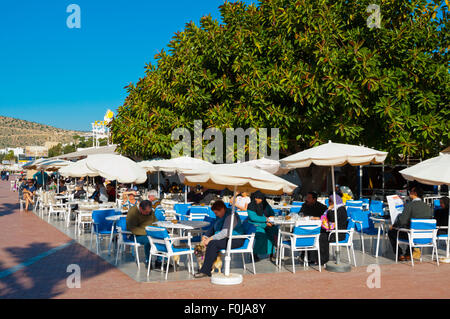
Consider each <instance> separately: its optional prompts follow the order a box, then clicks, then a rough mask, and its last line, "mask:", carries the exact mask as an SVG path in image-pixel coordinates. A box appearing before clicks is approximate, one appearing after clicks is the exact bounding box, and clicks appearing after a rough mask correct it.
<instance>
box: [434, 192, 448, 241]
mask: <svg viewBox="0 0 450 319" xmlns="http://www.w3.org/2000/svg"><path fill="white" fill-rule="evenodd" d="M439 203H440V208H438V209H436V211H435V212H434V218H435V219H436V226H438V227H446V226H448V214H449V211H448V203H449V200H448V197H441V198H440V199H439ZM442 234H447V229H439V230H438V235H442Z"/></svg>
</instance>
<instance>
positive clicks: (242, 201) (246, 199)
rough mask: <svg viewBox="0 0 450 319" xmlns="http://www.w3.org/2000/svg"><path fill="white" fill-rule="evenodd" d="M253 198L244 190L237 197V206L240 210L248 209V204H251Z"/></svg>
mask: <svg viewBox="0 0 450 319" xmlns="http://www.w3.org/2000/svg"><path fill="white" fill-rule="evenodd" d="M250 202H251V199H250V196H248V193H247V192H242V193H241V194H239V196H237V197H236V207H237V208H238V209H239V210H244V211H245V210H247V207H248V204H250Z"/></svg>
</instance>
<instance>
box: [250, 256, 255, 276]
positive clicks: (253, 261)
mask: <svg viewBox="0 0 450 319" xmlns="http://www.w3.org/2000/svg"><path fill="white" fill-rule="evenodd" d="M250 256H252V264H253V274H254V275H256V268H255V258H254V257H253V252H251V253H250Z"/></svg>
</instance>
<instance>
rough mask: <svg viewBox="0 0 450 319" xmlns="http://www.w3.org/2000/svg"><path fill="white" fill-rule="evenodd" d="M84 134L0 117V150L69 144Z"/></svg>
mask: <svg viewBox="0 0 450 319" xmlns="http://www.w3.org/2000/svg"><path fill="white" fill-rule="evenodd" d="M83 133H86V132H79V131H70V130H63V129H59V128H56V127H53V126H49V125H44V124H39V123H35V122H29V121H24V120H19V119H15V118H12V117H6V116H0V148H5V147H25V146H27V145H41V146H42V145H44V143H45V142H59V143H70V142H73V136H74V135H79V134H83Z"/></svg>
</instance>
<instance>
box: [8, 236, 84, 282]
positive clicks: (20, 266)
mask: <svg viewBox="0 0 450 319" xmlns="http://www.w3.org/2000/svg"><path fill="white" fill-rule="evenodd" d="M75 242H76V241H75V240H71V241H69V242H67V243H65V244H62V245H60V246H58V247H55V248H52V249H50V250H47V251H46V252H43V253H42V254H40V255H37V256H35V257H32V258H30V259H28V260H27V261H25V262H23V263H20V264H18V265H16V266H14V267H11V268H8V269H5V270H3V271H0V279H1V278H4V277H7V276H9V275H12V274H13V273H15V272H17V271H19V270H22V269H24V268H25V267H28V266H30V265H32V264H34V263H35V262H37V261H39V260H41V259H42V258H45V257H47V256H50V255H51V254H54V253H56V252H57V251H59V250H61V249H64V248H66V247H69V246H70V245H72V244H74V243H75Z"/></svg>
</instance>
